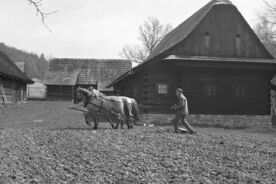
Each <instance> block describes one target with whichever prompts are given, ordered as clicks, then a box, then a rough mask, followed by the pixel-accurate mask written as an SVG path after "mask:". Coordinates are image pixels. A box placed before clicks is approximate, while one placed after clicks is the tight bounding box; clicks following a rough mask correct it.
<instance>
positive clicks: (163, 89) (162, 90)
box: [157, 83, 168, 95]
mask: <svg viewBox="0 0 276 184" xmlns="http://www.w3.org/2000/svg"><path fill="white" fill-rule="evenodd" d="M157 93H158V94H160V95H166V94H168V85H167V84H164V83H162V84H161V83H160V84H157Z"/></svg>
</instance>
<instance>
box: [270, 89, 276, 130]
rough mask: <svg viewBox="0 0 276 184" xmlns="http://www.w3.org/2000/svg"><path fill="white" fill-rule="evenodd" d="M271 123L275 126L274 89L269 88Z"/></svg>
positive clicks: (275, 106) (275, 104)
mask: <svg viewBox="0 0 276 184" xmlns="http://www.w3.org/2000/svg"><path fill="white" fill-rule="evenodd" d="M271 124H272V127H276V91H275V90H271Z"/></svg>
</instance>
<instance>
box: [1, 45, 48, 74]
mask: <svg viewBox="0 0 276 184" xmlns="http://www.w3.org/2000/svg"><path fill="white" fill-rule="evenodd" d="M0 51H2V52H4V53H5V54H7V55H8V56H9V57H10V58H11V60H12V61H14V62H24V63H25V67H24V69H25V73H26V74H27V76H28V77H30V78H38V79H44V77H45V74H46V72H47V69H48V64H49V62H48V60H47V59H46V58H45V56H44V54H41V55H38V54H35V53H29V52H27V51H23V50H20V49H17V48H15V47H11V46H7V45H6V44H4V43H0Z"/></svg>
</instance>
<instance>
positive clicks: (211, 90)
mask: <svg viewBox="0 0 276 184" xmlns="http://www.w3.org/2000/svg"><path fill="white" fill-rule="evenodd" d="M205 94H206V95H207V96H216V94H217V88H216V84H212V83H211V84H210V83H209V84H206V85H205Z"/></svg>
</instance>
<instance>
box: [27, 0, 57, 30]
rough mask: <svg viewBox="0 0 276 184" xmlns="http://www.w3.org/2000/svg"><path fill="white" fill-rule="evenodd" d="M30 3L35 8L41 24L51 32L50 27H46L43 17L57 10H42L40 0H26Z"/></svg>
mask: <svg viewBox="0 0 276 184" xmlns="http://www.w3.org/2000/svg"><path fill="white" fill-rule="evenodd" d="M27 1H28V2H29V4H30V5H32V6H33V7H34V8H35V10H36V15H37V16H39V17H40V18H41V22H42V24H43V25H44V26H45V28H46V29H47V30H48V31H49V32H52V31H51V29H50V28H49V27H48V25H47V24H46V22H45V19H46V17H47V16H48V15H51V14H54V13H56V12H57V10H55V11H52V12H44V11H42V9H41V6H42V0H27Z"/></svg>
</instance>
